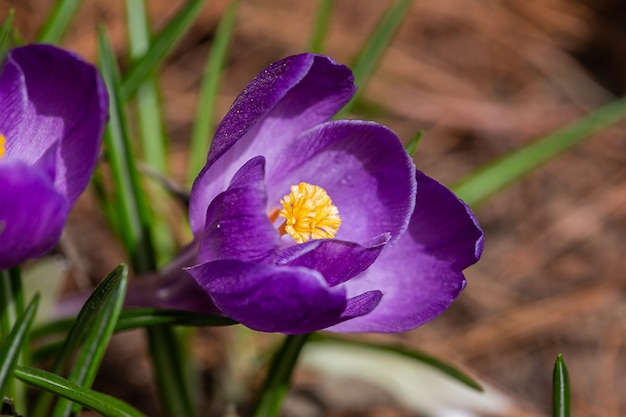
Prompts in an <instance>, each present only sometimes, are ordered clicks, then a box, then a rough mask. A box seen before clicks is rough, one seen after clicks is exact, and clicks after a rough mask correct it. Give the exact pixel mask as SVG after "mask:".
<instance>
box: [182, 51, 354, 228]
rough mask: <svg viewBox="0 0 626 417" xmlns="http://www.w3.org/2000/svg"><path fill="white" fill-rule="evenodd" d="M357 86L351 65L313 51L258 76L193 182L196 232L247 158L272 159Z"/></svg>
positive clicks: (323, 118)
mask: <svg viewBox="0 0 626 417" xmlns="http://www.w3.org/2000/svg"><path fill="white" fill-rule="evenodd" d="M355 88H356V87H355V86H354V85H353V77H352V72H351V71H350V69H348V68H347V67H345V66H343V65H338V64H336V63H335V62H333V61H332V60H330V59H329V58H327V57H324V56H317V55H311V54H303V55H296V56H291V57H289V58H286V59H284V60H282V61H278V62H276V63H274V64H272V65H270V66H269V67H268V68H267V69H266V70H264V71H263V72H262V73H261V74H259V75H258V76H257V77H256V78H254V79H253V80H252V81H251V82H250V84H248V86H247V87H246V88H245V89H244V90H243V92H242V93H241V94H240V95H239V97H238V98H237V99H236V100H235V102H234V103H233V105H232V107H231V109H230V110H229V111H228V113H227V114H226V116H225V117H224V120H223V121H222V123H221V124H220V126H219V127H218V129H217V132H216V134H215V138H214V140H213V143H212V145H211V150H210V152H209V156H208V162H207V165H206V166H205V167H204V169H203V170H202V172H201V173H200V174H199V176H198V178H197V179H196V181H195V183H194V185H193V189H192V195H191V205H190V210H189V213H190V222H191V227H192V230H193V231H194V233H199V232H200V231H201V230H202V228H203V224H204V221H205V217H204V210H205V208H206V207H207V206H208V205H209V203H210V202H211V200H213V198H215V196H216V195H217V194H218V193H220V192H222V191H224V190H225V189H226V187H227V185H228V183H229V182H230V179H231V178H232V176H233V174H234V173H235V171H236V170H237V169H238V168H239V167H240V166H241V165H243V163H244V162H245V161H247V160H249V159H251V158H252V157H254V156H257V155H263V156H265V159H266V161H268V163H269V162H270V161H271V160H273V159H274V158H275V157H276V155H279V154H280V153H281V152H283V150H284V148H285V147H286V146H287V145H288V144H289V143H290V142H292V141H293V140H294V139H295V138H296V137H297V136H298V135H299V134H300V133H302V132H304V131H305V130H307V129H310V128H311V127H313V126H315V125H317V124H319V123H322V122H324V121H327V120H328V119H330V117H332V116H333V115H334V114H335V113H336V112H337V111H338V110H339V109H340V108H341V107H343V106H344V105H345V103H347V102H348V100H350V98H351V97H352V95H353V94H354V91H355Z"/></svg>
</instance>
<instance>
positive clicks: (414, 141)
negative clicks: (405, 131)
mask: <svg viewBox="0 0 626 417" xmlns="http://www.w3.org/2000/svg"><path fill="white" fill-rule="evenodd" d="M422 136H424V131H423V130H420V131H419V132H417V133H416V134H415V136H413V137H412V138H411V140H409V142H408V143H407V144H406V146H405V147H404V149H406V153H408V154H409V156H410V157H411V158H413V157H415V151H417V145H419V143H420V140H421V139H422Z"/></svg>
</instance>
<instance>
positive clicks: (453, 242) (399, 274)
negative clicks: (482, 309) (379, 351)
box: [328, 172, 483, 333]
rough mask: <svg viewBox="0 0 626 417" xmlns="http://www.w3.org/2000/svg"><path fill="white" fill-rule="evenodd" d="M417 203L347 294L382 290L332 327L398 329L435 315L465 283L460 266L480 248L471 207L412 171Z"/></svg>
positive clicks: (472, 260) (475, 257)
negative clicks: (372, 303)
mask: <svg viewBox="0 0 626 417" xmlns="http://www.w3.org/2000/svg"><path fill="white" fill-rule="evenodd" d="M417 190H418V191H417V204H416V206H415V211H414V212H413V216H412V217H411V223H410V225H409V229H408V230H407V232H406V233H405V234H404V235H403V236H402V237H401V238H400V240H399V241H398V243H396V245H395V246H393V247H387V248H386V249H385V250H383V253H382V254H381V255H380V257H379V258H378V260H377V261H376V262H375V263H374V264H373V265H372V266H371V267H370V268H369V269H368V270H367V271H365V272H364V273H363V274H362V275H360V276H358V277H355V278H354V279H352V280H350V281H348V282H347V283H346V284H345V285H346V287H347V289H348V294H359V293H362V292H364V291H367V290H370V289H379V290H381V291H382V292H383V298H382V300H381V302H380V304H379V305H378V306H377V307H376V308H375V309H374V310H373V311H372V312H371V313H370V314H368V315H366V316H362V317H358V318H355V319H353V320H350V321H349V322H345V323H341V324H339V325H336V326H334V327H331V328H330V329H328V330H331V331H335V332H383V333H391V332H403V331H407V330H410V329H413V328H415V327H418V326H420V325H422V324H424V323H426V322H427V321H429V320H432V319H433V318H435V317H436V316H438V315H439V314H441V313H442V312H443V311H444V310H445V309H447V308H448V306H449V305H450V304H451V303H452V301H454V299H455V298H456V297H457V296H458V295H459V293H460V292H461V290H463V288H464V287H465V278H464V277H463V273H462V271H463V269H464V268H466V267H468V266H470V265H472V264H473V263H475V262H476V261H477V260H478V258H479V257H480V255H481V253H482V249H483V233H482V230H481V229H480V226H479V225H478V222H477V220H476V218H475V217H474V214H473V213H472V211H471V210H470V209H469V207H467V205H465V203H463V202H462V201H460V200H459V199H457V197H456V196H455V195H454V194H453V193H452V192H451V191H450V190H448V189H447V188H445V187H444V186H443V185H441V184H439V183H438V182H436V181H435V180H433V179H431V178H429V177H427V176H426V175H424V174H423V173H421V172H417Z"/></svg>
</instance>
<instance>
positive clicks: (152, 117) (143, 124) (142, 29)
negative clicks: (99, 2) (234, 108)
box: [126, 0, 168, 174]
mask: <svg viewBox="0 0 626 417" xmlns="http://www.w3.org/2000/svg"><path fill="white" fill-rule="evenodd" d="M126 15H127V17H128V21H127V27H128V35H129V36H128V40H129V46H130V57H131V60H135V59H138V58H140V57H142V56H143V55H144V54H145V53H146V52H147V51H148V50H149V48H150V29H149V26H148V18H147V16H146V8H145V5H144V0H126ZM137 110H138V114H137V115H138V117H139V130H140V132H141V138H142V142H141V144H142V150H143V159H144V160H145V161H146V163H147V164H148V165H150V167H152V169H154V170H155V171H157V172H158V173H160V174H166V173H167V171H168V168H167V165H168V163H167V149H166V143H167V138H166V134H165V129H164V127H163V117H162V115H161V105H160V102H159V94H158V88H157V82H156V77H155V76H154V74H152V76H149V77H146V78H145V79H144V80H143V81H142V83H141V84H140V85H139V87H138V91H137Z"/></svg>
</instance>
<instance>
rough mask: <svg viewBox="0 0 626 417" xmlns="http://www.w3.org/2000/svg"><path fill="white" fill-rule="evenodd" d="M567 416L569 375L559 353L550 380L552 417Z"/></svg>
mask: <svg viewBox="0 0 626 417" xmlns="http://www.w3.org/2000/svg"><path fill="white" fill-rule="evenodd" d="M569 414H570V389H569V375H568V373H567V367H566V366H565V361H564V360H563V355H562V354H560V353H559V354H558V355H557V357H556V362H555V364H554V374H553V379H552V417H569Z"/></svg>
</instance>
